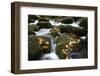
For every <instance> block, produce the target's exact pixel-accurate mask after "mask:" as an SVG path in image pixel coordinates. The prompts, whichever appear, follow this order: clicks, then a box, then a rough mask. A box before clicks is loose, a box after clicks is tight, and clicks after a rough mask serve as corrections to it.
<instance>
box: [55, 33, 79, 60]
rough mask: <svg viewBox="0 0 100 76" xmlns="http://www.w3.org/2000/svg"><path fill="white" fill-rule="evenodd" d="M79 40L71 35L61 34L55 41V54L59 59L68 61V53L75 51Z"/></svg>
mask: <svg viewBox="0 0 100 76" xmlns="http://www.w3.org/2000/svg"><path fill="white" fill-rule="evenodd" d="M79 43H80V38H79V37H78V36H77V35H75V34H72V33H63V34H61V35H60V36H59V37H58V38H57V39H56V44H57V45H56V54H57V55H58V57H59V58H60V59H69V58H70V52H71V51H73V49H76V47H77V46H78V44H79Z"/></svg>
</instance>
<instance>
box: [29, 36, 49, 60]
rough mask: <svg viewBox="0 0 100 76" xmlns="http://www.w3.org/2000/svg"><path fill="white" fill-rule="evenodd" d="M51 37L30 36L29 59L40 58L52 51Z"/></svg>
mask: <svg viewBox="0 0 100 76" xmlns="http://www.w3.org/2000/svg"><path fill="white" fill-rule="evenodd" d="M50 52H51V50H50V39H49V38H48V37H42V36H38V37H37V36H34V35H29V36H28V60H39V59H41V56H42V55H43V54H45V53H50Z"/></svg>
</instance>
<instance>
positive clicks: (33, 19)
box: [28, 15, 39, 23]
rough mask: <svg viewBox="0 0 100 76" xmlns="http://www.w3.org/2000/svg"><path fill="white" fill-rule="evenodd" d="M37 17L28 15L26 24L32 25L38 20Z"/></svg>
mask: <svg viewBox="0 0 100 76" xmlns="http://www.w3.org/2000/svg"><path fill="white" fill-rule="evenodd" d="M38 19H39V17H38V16H36V15H28V23H34V22H35V20H38Z"/></svg>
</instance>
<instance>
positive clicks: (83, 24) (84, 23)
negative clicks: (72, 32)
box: [79, 18, 88, 29]
mask: <svg viewBox="0 0 100 76" xmlns="http://www.w3.org/2000/svg"><path fill="white" fill-rule="evenodd" d="M79 26H80V27H84V28H86V29H88V18H81V20H80V23H79Z"/></svg>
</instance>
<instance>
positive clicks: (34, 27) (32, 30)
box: [28, 25, 40, 35]
mask: <svg viewBox="0 0 100 76" xmlns="http://www.w3.org/2000/svg"><path fill="white" fill-rule="evenodd" d="M39 30H40V29H39V26H37V25H28V35H32V34H33V35H36V34H35V31H39Z"/></svg>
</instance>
